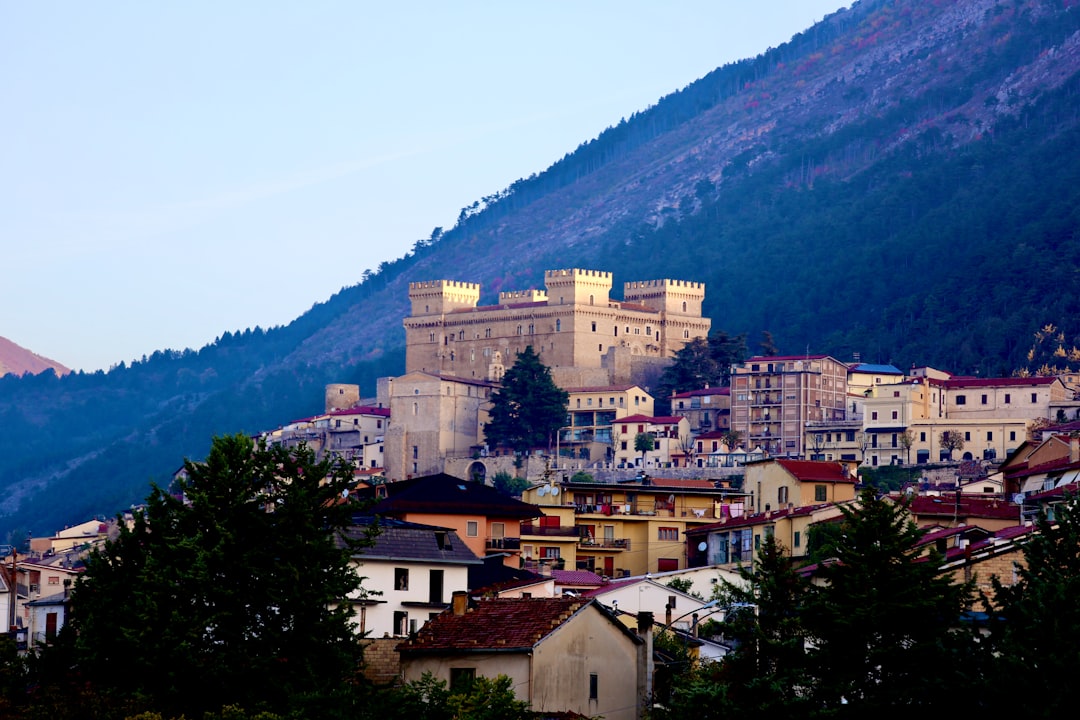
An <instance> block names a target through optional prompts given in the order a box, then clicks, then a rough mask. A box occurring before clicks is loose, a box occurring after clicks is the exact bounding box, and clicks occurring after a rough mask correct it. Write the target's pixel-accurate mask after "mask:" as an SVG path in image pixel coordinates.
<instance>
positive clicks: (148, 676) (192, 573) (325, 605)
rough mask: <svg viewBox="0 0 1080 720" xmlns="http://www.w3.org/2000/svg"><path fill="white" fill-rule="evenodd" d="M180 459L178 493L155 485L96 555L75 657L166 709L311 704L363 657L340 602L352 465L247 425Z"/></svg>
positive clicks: (86, 583)
mask: <svg viewBox="0 0 1080 720" xmlns="http://www.w3.org/2000/svg"><path fill="white" fill-rule="evenodd" d="M184 468H185V471H186V475H187V477H186V478H185V479H182V480H180V481H178V482H177V487H176V491H177V492H176V494H170V493H168V492H166V491H164V490H162V489H160V488H157V487H155V488H154V490H153V492H152V493H151V494H150V496H149V498H147V502H146V505H145V507H144V508H141V509H137V510H135V511H134V513H133V521H132V523H131V525H130V526H127V525H125V524H123V523H121V527H120V533H119V536H118V537H116V538H115V539H113V540H110V541H108V542H107V543H106V544H105V546H104V547H103V548H102V549H100V550H98V551H96V552H94V553H93V554H92V555H91V556H90V558H89V561H88V563H87V569H86V572H85V573H84V574H83V575H82V577H80V578H79V581H78V582H77V584H76V586H75V589H74V594H73V596H72V603H73V605H74V606H75V607H77V608H78V612H77V613H75V614H74V615H73V616H72V623H71V624H72V628H73V629H74V630H75V631H76V633H77V641H76V646H75V662H76V664H77V666H78V667H79V668H80V670H81V672H82V673H84V674H85V676H86V677H87V678H89V679H90V680H91V682H92V683H93V684H94V685H95V686H97V687H98V688H100V689H101V690H102V691H103V692H106V693H108V694H111V695H114V696H116V697H119V698H127V699H130V700H133V701H136V702H138V703H143V702H145V703H146V704H147V706H149V707H150V708H153V709H155V710H159V711H163V712H170V713H175V714H181V713H183V714H187V715H188V716H190V717H199V716H201V714H202V713H203V712H205V711H216V710H220V709H221V708H222V707H224V706H226V705H238V706H241V707H245V708H249V709H266V710H270V711H274V712H285V711H290V710H297V707H296V706H295V705H296V703H297V702H298V701H300V700H303V702H302V707H303V708H306V709H307V711H313V710H312V709H313V708H316V707H319V705H320V699H326V698H329V697H331V696H332V695H334V694H335V693H337V692H339V691H340V688H341V687H343V686H346V685H347V684H348V682H349V679H350V678H351V677H352V676H353V674H354V673H355V671H356V668H357V666H358V663H359V660H360V648H359V644H358V643H357V640H356V637H355V635H354V628H353V626H352V623H351V622H350V617H351V611H350V609H349V607H348V606H347V604H346V603H343V602H342V601H343V600H344V599H345V598H346V597H347V596H349V594H350V593H352V592H353V591H355V590H357V589H358V588H359V586H360V578H359V576H357V574H356V573H355V572H354V571H353V569H352V568H351V566H350V558H351V556H352V554H353V552H354V551H355V550H356V549H357V547H355V545H354V541H351V540H349V539H348V538H347V537H346V536H345V535H344V534H343V532H342V530H343V529H344V528H345V527H347V526H348V525H349V524H350V523H351V517H352V512H353V510H352V508H350V506H349V505H348V504H346V503H342V502H341V497H342V491H343V490H344V489H345V488H347V487H348V486H349V484H350V483H351V481H352V472H351V468H349V467H347V466H345V465H344V464H331V463H330V462H329V461H323V462H316V460H315V457H314V453H313V452H312V451H311V450H309V449H307V448H306V447H301V448H299V449H296V450H291V451H290V450H286V449H284V448H281V447H266V446H263V445H259V446H256V445H255V444H254V443H253V442H252V441H251V440H250V439H249V438H247V437H245V436H242V435H236V436H228V437H219V438H215V439H214V441H213V444H212V447H211V450H210V453H209V455H208V456H207V458H206V460H205V462H199V463H194V462H185V464H184ZM301 714H303V712H301ZM317 714H321V712H320V713H317Z"/></svg>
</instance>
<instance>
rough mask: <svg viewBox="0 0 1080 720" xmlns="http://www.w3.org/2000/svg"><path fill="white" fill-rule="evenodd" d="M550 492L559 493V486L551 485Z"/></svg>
mask: <svg viewBox="0 0 1080 720" xmlns="http://www.w3.org/2000/svg"><path fill="white" fill-rule="evenodd" d="M551 494H552V495H558V494H559V488H557V487H554V486H553V487H552V488H551Z"/></svg>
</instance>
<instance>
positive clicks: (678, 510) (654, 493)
mask: <svg viewBox="0 0 1080 720" xmlns="http://www.w3.org/2000/svg"><path fill="white" fill-rule="evenodd" d="M744 497H745V494H744V493H743V492H742V491H740V490H732V489H731V488H728V487H725V486H723V485H722V484H721V485H719V486H718V483H717V482H714V481H712V480H682V479H669V478H650V477H645V478H642V479H641V480H639V481H637V482H633V483H618V484H615V485H609V484H602V483H582V482H563V483H561V484H541V485H537V486H534V487H532V488H530V489H528V490H526V491H525V493H524V495H523V500H524V501H525V502H527V503H530V504H535V505H537V506H539V508H540V509H541V510H542V511H543V514H544V516H543V517H541V518H540V519H539V521H538V522H527V523H523V524H522V526H521V550H522V556H523V557H524V558H525V560H526V565H527V566H532V565H536V564H540V563H545V564H555V563H558V564H565V565H566V567H568V568H578V569H583V570H592V571H593V572H597V573H602V574H604V575H606V576H608V577H621V576H629V575H644V574H645V573H647V572H665V571H668V570H679V569H682V568H685V567H686V546H685V536H684V535H685V531H686V530H687V529H688V528H691V527H697V526H699V525H705V524H708V523H711V522H715V520H716V519H718V518H721V517H737V516H739V515H741V514H742V513H743V512H744V511H745V505H744V503H743V499H744Z"/></svg>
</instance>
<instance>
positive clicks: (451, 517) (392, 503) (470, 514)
mask: <svg viewBox="0 0 1080 720" xmlns="http://www.w3.org/2000/svg"><path fill="white" fill-rule="evenodd" d="M358 494H359V495H360V497H371V498H373V499H375V500H376V503H375V505H374V506H373V507H372V508H371V512H372V513H373V514H375V515H379V516H382V517H393V518H397V519H399V520H405V521H407V522H415V523H421V524H424V525H435V526H438V527H445V528H450V529H452V530H454V531H455V532H456V533H457V534H458V537H460V538H461V540H462V542H463V543H464V544H465V545H466V546H467V547H468V548H469V549H470V550H472V552H473V553H474V554H475V555H477V556H478V557H485V556H487V555H491V554H498V555H502V556H503V558H504V562H505V563H506V564H507V565H509V566H511V567H518V565H519V564H520V556H521V533H520V528H521V522H522V521H528V520H532V519H533V518H537V517H540V516H541V515H542V514H543V512H542V511H541V510H540V508H538V507H537V506H535V505H530V504H529V503H525V502H522V501H520V500H515V499H514V498H512V497H509V496H507V495H503V494H502V493H500V492H499V491H498V490H496V489H495V488H493V487H491V486H489V485H485V484H484V483H481V482H470V481H467V480H462V479H461V478H457V477H454V476H453V475H447V474H446V473H439V474H437V475H425V476H424V477H418V478H412V479H410V480H400V481H398V482H393V483H386V484H384V485H377V486H375V487H373V488H367V489H364V490H362V491H360V492H359V493H358Z"/></svg>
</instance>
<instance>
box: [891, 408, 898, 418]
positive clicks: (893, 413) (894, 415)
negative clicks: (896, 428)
mask: <svg viewBox="0 0 1080 720" xmlns="http://www.w3.org/2000/svg"><path fill="white" fill-rule="evenodd" d="M896 418H897V415H896V411H895V410H893V411H892V419H893V420H895V419H896Z"/></svg>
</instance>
